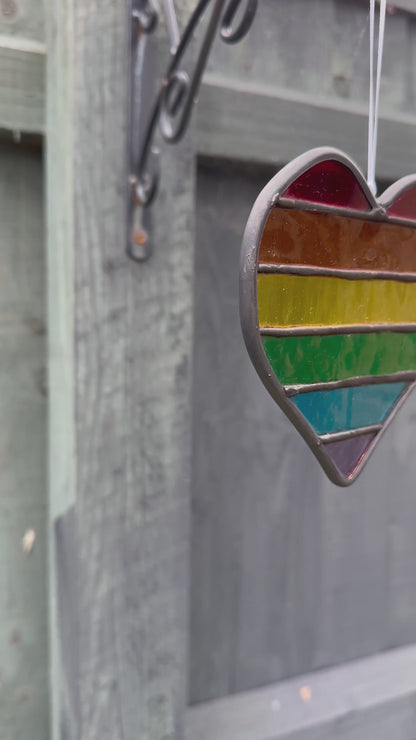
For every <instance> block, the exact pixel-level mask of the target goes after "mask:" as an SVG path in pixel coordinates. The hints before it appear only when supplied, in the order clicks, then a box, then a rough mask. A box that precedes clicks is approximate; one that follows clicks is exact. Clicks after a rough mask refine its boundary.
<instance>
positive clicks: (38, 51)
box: [0, 36, 45, 137]
mask: <svg viewBox="0 0 416 740" xmlns="http://www.w3.org/2000/svg"><path fill="white" fill-rule="evenodd" d="M44 77H45V47H44V44H42V43H39V42H37V41H26V40H25V39H20V38H19V39H16V38H15V37H13V36H0V129H1V128H3V129H8V130H12V131H14V132H15V135H16V136H17V137H18V135H19V132H31V133H43V132H44V129H45V122H44V119H45V81H44Z"/></svg>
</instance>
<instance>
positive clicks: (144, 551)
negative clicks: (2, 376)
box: [47, 0, 194, 740]
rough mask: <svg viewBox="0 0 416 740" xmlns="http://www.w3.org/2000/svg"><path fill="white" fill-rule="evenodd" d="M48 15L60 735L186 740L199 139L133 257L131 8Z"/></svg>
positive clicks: (180, 163)
mask: <svg viewBox="0 0 416 740" xmlns="http://www.w3.org/2000/svg"><path fill="white" fill-rule="evenodd" d="M185 10H186V7H185V3H181V4H180V5H179V11H180V14H181V15H182V12H184V11H185ZM47 19H48V150H47V168H48V191H47V198H48V200H47V208H48V272H49V287H48V295H49V309H48V315H49V323H50V342H49V363H50V387H51V392H50V436H49V445H50V447H49V449H50V453H49V462H50V467H49V476H50V517H51V519H50V535H51V574H50V584H51V615H50V617H51V661H52V670H51V694H52V702H53V713H52V727H53V732H52V736H53V738H55V740H57V739H58V738H76V739H77V740H79V739H84V738H85V740H86V739H87V738H88V740H95V739H97V740H98V739H99V740H105V739H106V738H108V740H122V739H123V740H126V739H127V738H135V737H138V738H140V739H141V740H162V738H163V739H164V740H166V739H167V738H173V737H175V738H176V737H178V738H179V737H180V736H181V727H182V724H183V714H184V708H185V702H186V662H185V656H186V642H187V602H188V567H189V552H188V520H189V488H190V437H191V430H190V397H189V394H190V384H191V376H190V373H191V339H192V331H191V328H192V270H193V264H192V247H193V210H194V206H193V189H192V186H193V178H192V151H191V147H190V143H189V139H188V138H187V139H186V140H185V141H184V143H182V144H181V145H180V146H178V147H176V148H174V149H170V150H169V151H167V152H166V154H165V155H164V157H163V161H162V173H163V174H162V181H161V183H162V184H161V188H160V193H159V198H158V201H157V204H158V206H159V208H161V209H163V217H160V218H158V217H157V210H156V211H155V228H154V255H153V257H152V258H151V260H149V262H148V263H146V264H137V263H133V262H132V261H130V260H129V259H128V258H127V257H126V254H125V248H126V237H127V233H126V226H127V225H126V205H127V197H128V189H127V175H128V170H127V166H126V154H127V146H126V145H127V128H128V121H127V110H128V105H127V90H128V82H129V81H128V78H127V50H128V48H129V44H130V25H129V23H128V16H127V4H126V3H114V2H112V1H111V0H106V1H105V2H101V3H99V4H91V3H87V2H85V0H71V2H68V3H65V4H63V3H61V2H60V1H59V0H51V2H50V4H49V5H48V12H47ZM160 32H161V33H162V32H163V28H161V29H160ZM159 43H160V46H158V54H157V58H158V59H159V60H160V63H161V64H163V63H164V62H165V60H166V50H167V46H166V39H165V38H164V37H163V33H162V36H161V37H160V42H159ZM161 348H164V349H163V350H162V351H161Z"/></svg>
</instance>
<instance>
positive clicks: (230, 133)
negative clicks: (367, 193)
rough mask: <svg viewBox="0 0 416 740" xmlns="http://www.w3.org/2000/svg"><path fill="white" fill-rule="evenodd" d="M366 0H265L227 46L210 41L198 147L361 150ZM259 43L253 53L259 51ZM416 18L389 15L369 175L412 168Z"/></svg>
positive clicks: (261, 158) (231, 153) (235, 151)
mask: <svg viewBox="0 0 416 740" xmlns="http://www.w3.org/2000/svg"><path fill="white" fill-rule="evenodd" d="M368 25H369V13H368V3H367V2H362V0H322V1H321V2H310V0H290V1H289V0H264V2H262V3H261V6H260V8H259V11H258V13H257V16H256V19H255V21H254V25H253V28H252V29H251V30H250V33H249V34H248V35H247V37H246V38H245V39H244V41H243V42H241V43H240V44H238V45H237V46H236V47H235V48H233V49H232V50H230V49H229V48H227V46H226V45H225V44H222V43H221V42H220V41H217V43H216V44H215V47H214V49H213V52H212V55H211V57H210V62H209V65H208V69H207V74H206V76H205V80H204V86H203V88H202V92H201V96H200V102H199V107H198V125H197V130H198V139H197V146H198V151H199V152H200V153H201V154H204V155H207V156H217V157H225V158H230V159H236V160H240V161H241V160H242V161H246V162H248V161H251V162H260V163H267V164H275V165H277V164H282V163H283V162H287V161H289V160H290V159H292V158H293V157H295V156H297V155H298V154H300V153H301V152H302V151H305V150H307V149H311V148H312V147H315V146H321V145H332V146H336V147H339V148H340V149H343V150H344V151H347V152H348V153H349V154H350V155H351V156H352V157H353V158H354V159H355V160H356V161H357V162H358V163H359V165H360V166H361V167H365V165H366V158H367V126H368V75H369V59H368V48H369V45H368V33H369V29H368ZM260 49H261V50H262V51H261V53H259V50H260ZM415 53H416V21H415V18H414V17H413V16H412V15H409V14H408V13H404V12H401V11H400V10H398V11H397V12H395V13H394V14H389V15H388V17H387V22H386V37H385V49H384V61H383V74H382V81H381V93H380V124H379V144H378V157H377V174H378V177H379V178H381V179H391V180H393V179H396V178H399V177H401V176H403V175H404V174H407V173H409V172H412V171H413V170H414V169H416V158H415V151H416V138H415V137H416V134H415V132H416V125H415V124H416V77H415V74H414V69H415V65H414V63H413V61H414V59H415V58H416V57H415Z"/></svg>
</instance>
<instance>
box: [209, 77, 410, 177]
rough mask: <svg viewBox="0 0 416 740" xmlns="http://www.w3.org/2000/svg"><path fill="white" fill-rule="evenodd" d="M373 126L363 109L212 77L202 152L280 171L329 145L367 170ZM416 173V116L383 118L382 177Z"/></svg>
mask: <svg viewBox="0 0 416 740" xmlns="http://www.w3.org/2000/svg"><path fill="white" fill-rule="evenodd" d="M367 126H368V112H367V109H366V106H365V105H363V104H359V103H354V104H353V103H352V102H351V101H348V104H344V103H341V102H339V103H337V101H335V100H332V99H331V100H330V101H329V100H328V99H324V98H321V97H318V96H306V95H302V96H301V95H297V94H294V93H293V92H291V91H289V90H282V91H280V92H279V91H274V90H271V89H270V88H267V87H261V85H259V84H257V83H255V84H252V85H251V84H249V83H246V82H244V81H230V80H225V79H224V78H222V77H213V76H211V75H210V76H209V77H207V78H206V79H205V83H204V85H203V87H202V90H201V95H200V101H199V107H198V112H197V137H198V138H197V148H198V152H199V153H200V154H203V155H206V156H210V157H225V158H227V159H233V160H238V161H243V162H244V161H245V162H257V163H261V164H274V165H275V166H278V165H280V164H282V163H283V162H285V161H287V160H290V159H291V158H293V157H295V156H297V155H299V154H301V153H302V152H303V151H306V150H307V149H311V148H313V147H315V146H322V145H328V146H335V147H338V148H340V149H343V150H344V151H347V152H348V153H349V154H350V155H351V156H352V157H353V158H354V159H355V160H356V162H357V163H358V164H359V165H360V167H361V168H362V169H363V170H364V171H365V167H366V158H367V143H366V142H367V138H366V136H367ZM415 169H416V116H410V115H408V114H400V115H399V114H393V115H392V116H389V117H387V116H382V117H381V120H380V122H379V147H378V156H377V172H378V177H379V178H380V179H381V180H394V179H397V178H399V177H402V176H403V175H405V174H410V173H411V172H413V171H414V170H415Z"/></svg>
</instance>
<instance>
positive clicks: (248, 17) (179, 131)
mask: <svg viewBox="0 0 416 740" xmlns="http://www.w3.org/2000/svg"><path fill="white" fill-rule="evenodd" d="M145 1H146V0H143V2H145ZM147 1H148V2H150V0H147ZM211 2H213V9H212V13H211V16H210V18H209V21H208V25H207V28H206V31H205V35H204V38H203V40H202V43H201V47H200V50H199V53H198V55H197V59H196V62H195V65H194V68H193V71H192V74H188V73H187V72H185V71H183V70H182V69H180V65H181V62H182V59H183V57H184V55H185V52H186V50H187V48H188V46H189V44H190V42H191V40H192V37H193V34H194V31H195V30H196V27H197V26H198V24H199V22H200V20H201V18H202V16H203V14H204V12H205V10H206V9H207V7H208V6H209V4H210V3H211ZM244 3H245V8H244V12H243V14H242V17H241V19H240V21H239V22H238V23H237V26H236V27H233V23H234V21H235V19H236V16H237V15H238V12H239V11H240V10H241V8H242V7H243V4H244ZM149 7H150V11H149V9H146V8H145V7H143V8H141V9H140V15H143V16H144V18H145V19H146V22H147V23H148V24H149V17H150V18H151V17H152V12H151V9H152V7H154V6H149ZM256 10H257V0H228V3H227V0H199V2H198V5H197V6H196V8H195V10H194V11H193V13H192V15H191V18H190V19H189V22H188V24H187V26H186V29H185V31H184V33H183V35H182V38H181V39H180V41H179V44H178V45H177V48H176V50H175V53H174V55H173V57H172V60H171V62H170V64H169V66H168V69H167V71H166V75H165V78H164V80H163V83H162V85H161V88H160V90H159V92H158V94H157V96H156V100H155V103H154V105H153V109H152V111H151V114H150V117H149V121H148V124H147V127H146V130H145V135H144V138H143V143H142V147H141V151H140V154H139V157H138V164H137V171H136V172H135V173H134V175H133V178H134V183H135V185H134V197H135V199H136V200H137V201H138V202H139V203H140V204H141V205H143V206H144V205H148V204H149V203H150V202H151V201H152V199H153V198H154V196H155V193H156V187H157V177H158V169H157V167H155V166H154V165H153V166H151V165H150V160H151V159H152V143H153V139H154V136H155V133H156V130H157V127H158V125H160V129H161V132H162V135H163V138H164V139H165V141H168V142H170V143H175V142H177V141H179V140H180V139H181V137H182V136H183V134H184V133H185V130H186V128H187V125H188V123H189V120H190V117H191V114H192V109H193V106H194V103H195V101H196V97H197V94H198V90H199V86H200V83H201V78H202V74H203V72H204V69H205V66H206V63H207V60H208V57H209V53H210V50H211V46H212V43H213V41H214V38H215V34H216V32H217V29H218V27H220V37H221V39H222V40H223V41H225V42H226V43H228V44H233V43H236V42H237V41H240V39H242V38H243V36H245V35H246V33H247V32H248V30H249V28H250V26H251V24H252V22H253V20H254V16H255V13H256ZM137 16H138V12H137V11H136V13H135V17H136V20H137ZM139 22H141V21H140V19H139ZM153 27H154V26H153ZM142 30H143V31H145V29H144V28H142ZM146 32H148V31H146Z"/></svg>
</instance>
